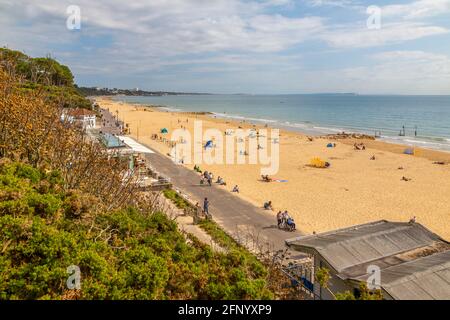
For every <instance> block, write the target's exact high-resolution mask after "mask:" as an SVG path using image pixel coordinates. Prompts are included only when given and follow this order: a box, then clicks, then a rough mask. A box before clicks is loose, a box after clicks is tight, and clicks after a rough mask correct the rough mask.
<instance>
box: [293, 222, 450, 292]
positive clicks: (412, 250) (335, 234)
mask: <svg viewBox="0 0 450 320" xmlns="http://www.w3.org/2000/svg"><path fill="white" fill-rule="evenodd" d="M286 244H287V245H288V246H290V247H292V248H294V249H296V250H298V251H303V252H311V253H312V252H314V251H315V252H318V253H319V254H320V255H321V256H322V257H323V258H324V259H325V260H326V261H327V263H328V264H329V265H330V266H331V267H332V268H333V269H335V271H336V274H337V276H338V277H339V278H342V279H344V280H354V281H365V280H367V278H368V277H369V274H368V273H367V267H368V266H369V265H376V266H377V267H379V268H380V270H381V286H382V288H383V289H384V290H385V291H386V292H388V294H389V295H391V296H392V297H393V298H394V299H442V297H445V298H446V299H450V269H449V266H450V245H449V243H448V242H446V241H445V240H443V239H442V238H440V237H439V236H438V235H436V234H434V233H432V232H431V231H429V230H428V229H426V228H425V227H423V226H422V225H420V224H418V223H402V222H389V221H385V220H381V221H376V222H372V223H367V224H362V225H357V226H354V227H350V228H345V229H339V230H335V231H330V232H326V233H322V234H317V235H311V236H306V237H298V238H294V239H289V240H286ZM406 291H408V292H406Z"/></svg>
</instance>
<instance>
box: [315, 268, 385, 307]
mask: <svg viewBox="0 0 450 320" xmlns="http://www.w3.org/2000/svg"><path fill="white" fill-rule="evenodd" d="M315 277H316V281H317V282H318V283H319V285H320V286H321V287H322V288H325V289H327V290H328V292H329V293H330V294H331V295H332V296H333V297H334V298H335V299H336V300H382V299H383V294H382V292H381V290H379V289H377V290H369V288H368V287H367V284H366V283H364V282H361V283H360V284H359V292H360V294H359V296H358V297H355V295H354V294H353V293H351V292H350V291H345V292H344V293H336V294H334V293H333V292H332V291H331V290H330V289H329V287H328V284H329V281H330V279H331V276H330V270H328V269H327V268H324V267H322V268H318V269H317V270H316V276H315Z"/></svg>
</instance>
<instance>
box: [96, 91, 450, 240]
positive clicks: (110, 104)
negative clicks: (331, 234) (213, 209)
mask: <svg viewBox="0 0 450 320" xmlns="http://www.w3.org/2000/svg"><path fill="white" fill-rule="evenodd" d="M96 102H97V103H98V104H99V105H100V106H101V107H102V108H106V109H109V110H110V111H112V112H113V113H114V114H116V111H117V112H118V116H119V118H120V120H123V121H124V122H125V123H127V124H128V125H129V128H130V131H131V136H132V137H134V138H135V139H137V140H138V141H139V142H141V143H143V144H146V145H148V146H149V147H151V148H152V149H154V150H157V151H159V152H161V153H163V154H167V153H168V152H169V150H170V147H169V145H168V144H167V143H164V142H161V141H159V140H154V139H152V135H154V134H158V135H160V129H161V128H167V129H168V131H169V133H168V134H167V135H166V138H167V139H170V133H171V132H172V131H173V130H174V129H178V128H180V127H181V126H184V127H186V129H187V130H189V131H190V132H193V123H194V120H202V121H203V130H206V129H208V128H217V129H219V130H220V131H222V132H224V131H225V130H227V129H236V128H238V126H241V127H243V128H251V127H254V126H253V125H252V124H249V123H242V122H239V121H232V120H227V119H216V118H213V117H211V116H209V115H200V114H194V113H174V112H169V111H164V110H161V109H157V108H149V107H143V106H137V105H131V104H126V103H121V102H115V101H112V100H110V99H108V98H98V99H96ZM255 128H260V129H261V128H263V126H256V127H255ZM329 142H332V143H336V147H335V148H327V147H326V146H327V144H328V143H329ZM356 142H358V143H364V144H365V146H366V149H365V150H355V149H354V147H353V144H354V143H355V141H354V140H352V139H339V140H331V139H329V138H315V139H314V140H313V141H309V139H308V138H307V137H306V136H305V135H302V134H300V133H297V132H291V131H284V130H281V131H280V143H279V148H280V168H279V171H278V173H277V174H276V175H274V176H273V177H272V178H274V179H280V180H287V182H270V183H267V182H262V181H261V178H260V165H250V164H233V165H229V164H223V165H205V164H200V167H201V169H202V170H208V171H212V172H213V173H214V176H215V177H217V176H221V177H223V178H224V179H225V181H226V182H227V186H221V188H226V189H229V190H230V192H231V189H232V188H233V186H234V185H238V186H239V188H240V193H239V194H236V196H239V197H242V198H244V199H246V200H247V201H249V202H251V203H253V204H254V205H256V206H259V207H262V205H263V203H264V202H266V201H268V200H271V201H272V203H273V206H274V212H273V215H274V220H275V214H276V212H278V210H288V211H289V213H290V215H292V216H293V217H294V219H295V221H296V224H297V228H298V229H299V230H300V231H302V232H305V233H312V232H313V231H315V232H318V233H319V232H324V231H328V230H333V229H337V228H343V227H347V226H351V225H355V224H361V223H366V222H370V221H374V220H380V219H385V220H391V221H408V220H409V219H410V218H412V217H413V216H416V221H417V222H419V223H421V224H423V225H425V226H426V227H427V228H429V229H430V230H432V231H433V232H435V233H437V234H439V235H440V236H441V237H443V238H445V239H447V240H450V203H449V200H450V164H448V162H450V153H446V152H439V151H432V150H419V151H418V153H417V155H416V156H412V155H405V154H403V150H404V149H405V147H404V146H400V145H395V144H389V143H385V142H381V141H373V140H358V141H356ZM372 156H375V160H371V158H372ZM314 157H320V158H321V159H323V160H325V161H328V162H329V163H330V164H331V166H330V167H329V168H327V169H318V168H313V167H310V166H309V164H310V161H311V159H312V158H314ZM436 161H443V162H447V164H445V165H438V164H435V163H434V162H436ZM186 166H187V167H188V168H190V169H193V167H194V164H186ZM400 168H401V169H400ZM403 177H406V178H407V179H410V180H409V181H404V180H402V178H403Z"/></svg>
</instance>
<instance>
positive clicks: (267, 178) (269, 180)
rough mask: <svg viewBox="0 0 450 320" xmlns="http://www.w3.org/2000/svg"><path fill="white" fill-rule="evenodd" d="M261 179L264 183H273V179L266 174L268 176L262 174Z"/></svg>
mask: <svg viewBox="0 0 450 320" xmlns="http://www.w3.org/2000/svg"><path fill="white" fill-rule="evenodd" d="M261 178H262V180H263V181H264V182H272V181H273V180H272V178H270V177H269V175H268V174H266V175H263V174H262V175H261Z"/></svg>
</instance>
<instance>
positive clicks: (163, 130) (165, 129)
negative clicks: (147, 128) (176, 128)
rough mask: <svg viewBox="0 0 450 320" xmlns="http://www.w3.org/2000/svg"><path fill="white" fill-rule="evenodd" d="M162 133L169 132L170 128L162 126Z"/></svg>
mask: <svg viewBox="0 0 450 320" xmlns="http://www.w3.org/2000/svg"><path fill="white" fill-rule="evenodd" d="M161 133H169V130H167V128H162V129H161Z"/></svg>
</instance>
